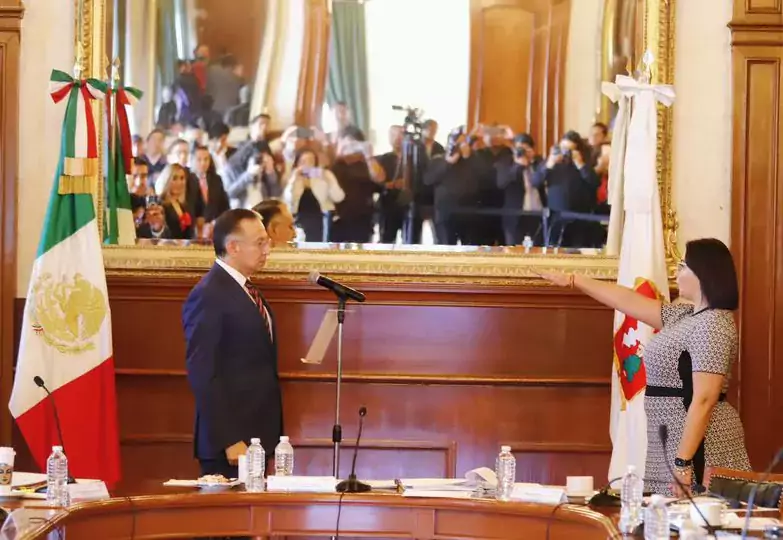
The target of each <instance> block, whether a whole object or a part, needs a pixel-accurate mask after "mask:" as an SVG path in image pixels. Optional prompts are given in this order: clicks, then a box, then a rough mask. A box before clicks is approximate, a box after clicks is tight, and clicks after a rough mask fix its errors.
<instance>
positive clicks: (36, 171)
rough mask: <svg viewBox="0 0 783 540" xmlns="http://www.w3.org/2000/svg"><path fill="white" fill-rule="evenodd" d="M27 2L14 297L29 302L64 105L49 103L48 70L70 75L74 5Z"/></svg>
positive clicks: (24, 28)
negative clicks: (28, 288)
mask: <svg viewBox="0 0 783 540" xmlns="http://www.w3.org/2000/svg"><path fill="white" fill-rule="evenodd" d="M57 3H58V4H61V5H60V6H59V7H58V9H53V8H52V5H53V4H54V2H41V1H39V0H30V1H28V2H25V10H26V11H25V14H24V18H23V19H22V58H21V65H22V69H21V71H20V73H21V81H20V83H21V84H20V86H21V91H20V92H19V96H20V98H19V101H20V103H19V118H20V124H21V125H20V127H19V153H20V156H19V184H20V185H19V225H18V232H17V235H18V240H19V241H18V246H19V247H18V251H17V253H18V264H17V274H16V275H17V279H16V285H17V286H16V295H17V296H18V297H20V298H21V297H25V296H27V283H28V281H29V278H30V270H31V267H32V263H33V260H34V259H35V252H36V249H37V248H38V239H39V237H40V235H41V224H42V223H43V219H44V214H45V213H46V205H47V202H48V200H49V190H50V189H51V186H52V180H53V178H54V171H55V167H56V166H57V157H58V156H57V154H58V152H59V148H60V144H59V141H60V127H61V123H62V120H63V115H64V113H65V108H64V103H60V104H59V105H55V104H54V103H53V102H52V100H51V98H50V97H49V91H48V87H49V75H50V74H51V71H52V68H57V69H61V70H63V71H68V72H70V71H71V70H72V66H73V62H74V57H73V39H74V35H73V25H72V24H71V21H72V20H73V4H74V3H73V2H57Z"/></svg>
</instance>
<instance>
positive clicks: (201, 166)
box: [193, 148, 212, 174]
mask: <svg viewBox="0 0 783 540" xmlns="http://www.w3.org/2000/svg"><path fill="white" fill-rule="evenodd" d="M211 161H212V157H211V156H210V155H209V150H205V149H203V148H200V149H199V150H197V151H196V155H195V156H193V168H194V169H195V170H194V171H193V172H195V173H196V174H206V173H207V169H209V164H210V162H211Z"/></svg>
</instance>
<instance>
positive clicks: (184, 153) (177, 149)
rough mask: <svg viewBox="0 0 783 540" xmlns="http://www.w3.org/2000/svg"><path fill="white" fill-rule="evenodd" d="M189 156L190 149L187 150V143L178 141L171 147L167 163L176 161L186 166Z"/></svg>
mask: <svg viewBox="0 0 783 540" xmlns="http://www.w3.org/2000/svg"><path fill="white" fill-rule="evenodd" d="M189 157H190V151H189V150H188V145H187V144H185V143H180V144H177V145H176V146H174V147H173V148H172V149H171V153H170V154H169V163H178V164H180V165H182V166H183V167H187V166H188V158H189Z"/></svg>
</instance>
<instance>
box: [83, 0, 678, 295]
mask: <svg viewBox="0 0 783 540" xmlns="http://www.w3.org/2000/svg"><path fill="white" fill-rule="evenodd" d="M74 2H75V4H76V25H75V26H76V28H77V31H76V32H75V35H76V46H77V50H78V47H79V46H81V50H82V52H83V54H84V61H85V62H84V64H85V66H86V67H87V70H88V74H89V75H90V76H97V77H103V76H105V74H106V68H107V67H108V62H109V59H108V56H107V54H106V51H104V43H105V34H104V32H105V26H106V25H105V22H106V21H105V16H106V0H74ZM675 4H676V0H646V3H645V17H644V25H645V28H644V35H645V43H646V45H647V47H646V48H647V49H649V50H651V51H654V53H655V57H656V64H655V65H654V68H653V80H654V82H656V83H667V84H672V83H673V82H674V14H675ZM80 17H81V20H82V21H84V24H82V25H79V18H80ZM96 113H97V114H99V115H100V114H101V113H102V110H101V109H100V107H98V106H96ZM671 144H672V111H671V108H668V109H667V108H665V107H661V106H659V123H658V174H659V186H660V192H661V205H662V212H663V218H664V240H665V244H666V256H667V261H668V266H669V272H670V276H672V277H673V276H674V270H675V267H676V261H677V260H678V259H679V254H678V252H677V227H678V224H677V218H676V211H675V209H674V208H673V206H672V205H673V199H672V160H671ZM96 198H97V207H98V209H99V210H101V209H102V208H103V190H102V189H100V188H99V189H98V193H97V197H96ZM101 221H102V212H101V211H99V224H100V223H101ZM103 254H104V261H105V265H106V271H107V274H109V275H124V276H127V275H130V276H139V277H156V278H157V277H183V276H185V277H187V276H194V275H200V274H202V273H203V272H204V271H205V270H206V269H207V268H209V266H211V264H212V262H213V260H214V255H213V252H212V250H211V249H210V248H207V247H200V246H189V247H178V246H172V247H168V246H165V247H164V246H157V247H155V248H154V249H150V248H149V247H144V246H131V247H116V246H106V247H104V250H103ZM617 263H618V261H617V258H616V257H608V256H605V255H601V254H597V255H562V254H556V253H552V252H551V251H550V252H549V253H547V254H539V253H537V254H529V255H526V254H521V253H519V252H514V251H511V250H507V251H506V252H502V253H498V252H488V251H481V250H473V251H456V252H446V251H423V250H420V249H409V250H406V249H395V250H376V249H290V248H286V249H275V250H274V251H273V253H272V255H271V256H270V258H269V261H268V264H267V268H266V269H265V271H264V276H265V277H269V278H271V279H282V280H301V279H302V278H303V277H304V276H305V275H306V274H307V273H308V272H309V271H310V270H311V269H314V268H316V269H318V270H319V271H321V272H324V273H330V274H332V275H335V276H339V277H341V278H343V279H349V280H354V281H362V282H382V283H389V284H395V283H440V284H461V283H472V284H486V285H520V284H528V285H543V284H544V282H543V281H542V280H540V279H539V278H537V277H536V276H537V273H539V272H542V271H565V272H579V273H583V274H586V275H590V276H592V277H596V278H599V279H606V280H614V279H616V276H617Z"/></svg>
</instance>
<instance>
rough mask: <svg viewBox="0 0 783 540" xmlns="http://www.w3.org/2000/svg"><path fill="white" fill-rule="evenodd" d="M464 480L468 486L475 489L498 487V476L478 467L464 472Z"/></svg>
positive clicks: (485, 468)
mask: <svg viewBox="0 0 783 540" xmlns="http://www.w3.org/2000/svg"><path fill="white" fill-rule="evenodd" d="M465 480H467V481H468V484H470V485H472V486H476V487H483V486H490V487H497V486H498V476H497V474H495V471H493V470H492V469H490V468H489V467H479V468H478V469H473V470H470V471H468V472H466V473H465Z"/></svg>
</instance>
